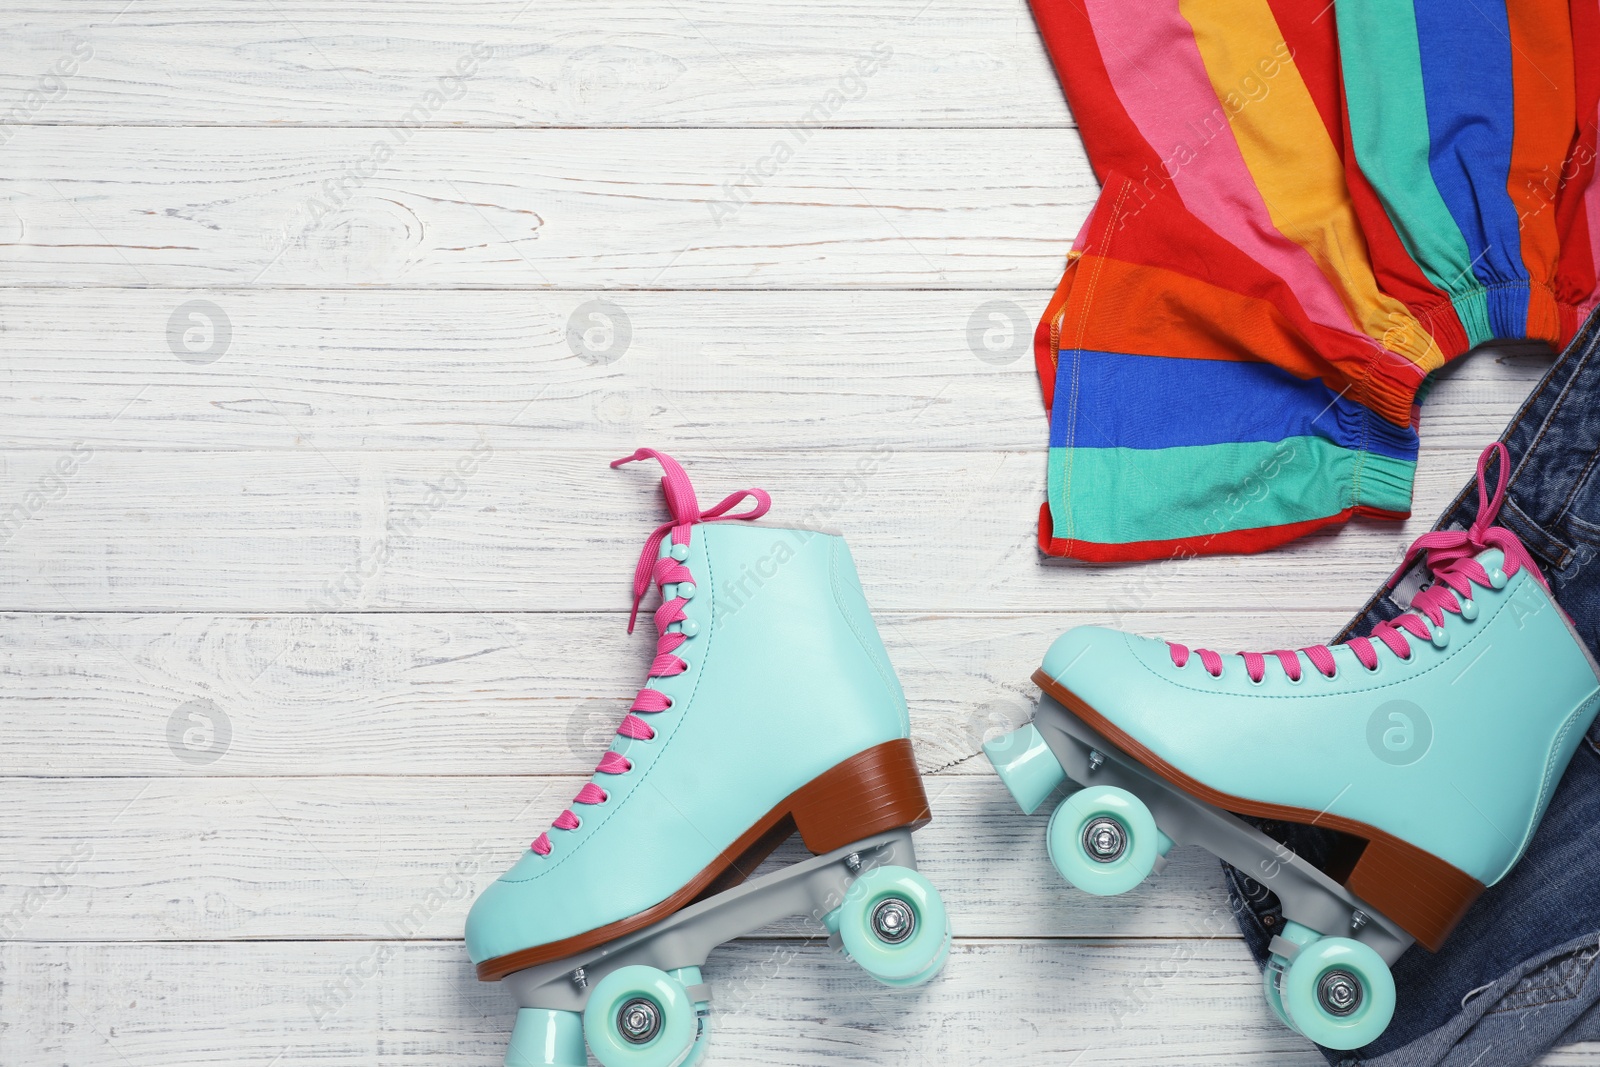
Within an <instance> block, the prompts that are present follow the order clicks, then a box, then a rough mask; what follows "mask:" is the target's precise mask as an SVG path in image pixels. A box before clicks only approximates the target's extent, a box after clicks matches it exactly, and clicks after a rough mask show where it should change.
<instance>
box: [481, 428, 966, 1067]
mask: <svg viewBox="0 0 1600 1067" xmlns="http://www.w3.org/2000/svg"><path fill="white" fill-rule="evenodd" d="M642 459H655V460H656V461H657V462H659V463H660V464H661V466H662V468H663V469H664V470H665V472H666V474H665V477H663V478H662V486H663V487H664V489H665V491H666V499H667V505H668V507H669V509H670V510H671V513H672V518H671V520H670V521H668V522H667V523H665V524H663V525H662V526H661V527H660V528H659V529H657V530H656V531H655V532H654V533H653V534H651V536H650V538H649V540H648V541H647V542H646V543H645V547H644V551H643V553H642V555H641V556H640V559H639V566H638V568H637V570H636V571H635V574H634V618H637V615H638V610H639V604H640V602H641V600H642V599H643V597H644V595H645V593H646V591H647V590H648V588H649V586H650V585H651V584H654V585H656V586H658V587H659V588H660V590H661V605H660V607H658V608H657V609H656V612H655V624H656V632H657V635H658V637H657V643H656V654H655V659H654V662H653V663H652V664H651V666H650V674H649V678H648V680H647V681H646V683H645V686H644V688H642V689H641V690H640V691H639V695H638V697H637V698H636V699H635V700H634V702H633V706H632V708H631V709H630V710H629V712H628V713H627V714H626V715H625V716H623V718H622V721H621V724H620V725H619V726H618V728H617V737H616V739H615V741H613V742H612V744H611V746H610V748H609V749H608V750H607V751H606V753H605V754H604V755H603V756H602V757H601V759H600V764H599V767H598V768H597V769H596V771H595V773H594V775H593V777H592V778H591V779H590V780H589V782H588V783H587V784H586V785H584V786H583V788H582V789H580V790H579V791H578V795H577V797H576V798H575V800H574V801H573V804H572V807H571V808H569V809H568V810H566V811H563V812H561V814H560V815H558V816H557V817H556V820H555V822H554V824H553V826H552V827H551V829H550V830H549V831H547V832H545V833H542V834H540V835H539V837H538V839H537V840H535V841H534V842H533V844H532V846H531V847H530V848H529V849H528V851H527V852H526V853H524V854H523V856H522V858H521V859H520V860H519V861H518V862H517V863H516V864H515V866H513V867H512V868H511V869H510V870H509V871H507V872H506V873H505V874H504V875H502V876H501V878H500V879H499V880H498V881H496V882H494V883H493V884H491V885H490V886H489V887H488V888H487V889H485V890H484V892H483V893H482V894H481V895H480V896H479V897H478V900H477V901H476V903H475V904H474V905H473V907H472V912H471V914H470V915H469V916H468V918H467V931H466V936H467V948H468V950H469V952H470V953H471V956H472V959H473V962H474V963H476V964H477V969H478V977H479V978H480V979H482V980H484V981H500V982H503V983H504V984H505V986H506V987H507V988H508V989H509V990H510V991H511V993H512V995H513V996H514V997H515V998H516V1001H517V1005H518V1008H519V1010H518V1012H517V1021H516V1026H515V1029H514V1030H513V1032H512V1036H511V1047H510V1050H509V1051H508V1052H507V1054H506V1063H507V1064H508V1065H509V1067H527V1065H535V1064H537V1065H541V1067H583V1065H584V1064H586V1063H587V1062H588V1059H587V1056H586V1055H585V1047H587V1049H588V1051H589V1052H592V1053H593V1054H594V1057H595V1059H597V1060H598V1061H599V1062H600V1063H601V1065H602V1067H679V1065H687V1064H693V1063H695V1062H696V1061H698V1060H699V1058H700V1056H701V1054H702V1052H703V1051H704V1048H705V1044H706V1039H707V1033H708V1024H709V1015H710V1011H709V1009H710V1001H711V991H710V986H709V985H707V983H706V981H705V979H704V977H703V976H702V974H701V970H700V969H701V967H703V966H704V965H705V962H706V956H707V954H708V953H710V952H711V950H712V949H714V948H716V947H717V946H718V945H720V944H722V943H723V942H725V941H728V940H731V939H733V938H735V937H740V936H742V935H745V934H748V933H752V932H754V931H755V930H758V929H760V928H761V927H763V926H766V925H768V924H769V923H772V922H774V921H776V920H778V919H782V918H785V917H788V916H795V915H811V916H813V917H814V918H815V919H816V920H817V921H818V922H819V923H820V924H822V925H823V926H824V927H825V928H826V930H827V931H828V933H829V935H830V937H829V943H830V944H832V945H833V946H834V947H836V948H839V949H842V950H843V951H844V953H845V954H847V955H848V956H849V957H850V958H851V959H853V960H854V961H855V962H856V963H857V964H859V965H860V966H861V967H862V968H863V969H864V970H866V971H867V973H869V974H871V975H872V976H873V977H874V978H877V979H878V980H879V981H881V982H884V983H886V984H888V985H895V986H911V985H917V984H919V983H921V982H925V981H927V980H928V979H930V978H932V977H933V976H934V974H936V973H937V972H938V970H939V968H940V967H941V966H942V965H943V963H944V960H945V957H946V956H947V955H948V953H949V946H950V927H949V923H948V921H947V919H946V917H945V910H944V904H943V903H942V901H941V900H940V897H939V893H938V891H937V890H936V889H935V888H934V887H933V885H932V884H931V883H929V881H928V880H927V878H925V877H924V876H923V875H921V874H920V873H918V872H917V869H916V866H917V864H916V855H915V853H914V852H913V849H912V843H911V832H912V831H913V830H915V829H917V828H918V827H920V826H922V825H924V824H926V823H927V822H928V820H929V818H930V814H929V810H928V799H927V795H926V794H925V793H924V792H923V788H922V780H921V778H920V776H919V775H918V773H917V766H916V761H915V759H914V758H913V756H912V752H911V742H910V741H909V740H908V734H909V723H908V720H907V715H906V703H905V696H904V694H903V693H902V692H901V689H900V683H899V682H898V681H897V680H896V678H895V675H894V671H893V669H892V668H891V667H890V665H889V660H888V657H887V655H886V654H885V652H884V648H883V643H882V641H881V640H880V639H879V637H878V632H877V629H876V628H875V627H874V625H873V622H872V616H871V614H870V613H869V612H868V610H867V604H866V600H865V599H864V597H863V596H862V593H861V585H860V582H859V580H858V579H857V577H856V571H855V565H854V563H853V562H852V561H851V558H850V550H849V549H848V548H847V547H846V546H845V543H844V540H843V539H842V538H840V537H838V536H836V535H831V534H824V533H815V532H812V531H808V530H791V529H778V528H775V527H771V526H764V525H755V524H752V523H750V522H749V520H752V519H758V518H760V517H761V516H762V515H764V514H765V513H766V511H767V509H768V507H769V506H770V503H771V501H770V499H769V498H768V496H767V494H766V493H764V492H762V491H761V490H759V489H749V490H745V491H743V492H740V493H735V494H733V495H732V496H730V497H728V498H727V499H726V500H724V501H722V503H720V504H718V505H717V506H716V507H714V508H712V509H710V510H709V511H704V512H702V511H701V510H700V506H699V504H698V502H697V501H696V499H695V494H694V489H693V488H692V487H691V486H690V484H689V478H688V476H687V475H686V474H685V473H684V471H683V468H681V467H680V466H679V465H678V464H677V463H676V462H674V461H673V460H672V459H671V458H670V457H668V456H665V455H662V454H661V453H659V452H656V451H653V450H651V449H640V450H639V451H638V452H636V453H634V454H633V455H632V456H629V457H627V459H622V460H618V461H617V462H616V463H614V464H612V466H618V465H620V464H623V463H627V462H631V461H633V460H642ZM746 502H749V506H748V507H747V508H745V509H744V510H742V511H735V510H734V509H735V508H738V507H740V505H742V504H745V503H746ZM633 621H634V620H633V619H630V621H629V626H628V628H629V630H630V631H631V630H632V629H633ZM795 833H798V834H799V835H800V839H801V841H802V842H803V843H804V845H805V846H806V848H807V849H808V850H809V851H810V852H811V853H812V857H811V858H809V859H806V860H803V861H800V862H797V863H794V864H792V865H790V866H788V867H786V868H784V869H781V870H778V871H775V872H773V873H769V874H766V875H763V876H762V877H760V878H758V879H755V880H751V881H747V879H748V878H749V876H750V874H751V873H752V872H753V871H754V870H755V869H756V866H757V865H758V864H760V862H761V861H762V860H763V859H764V858H765V857H766V856H767V855H768V854H770V853H771V852H772V851H773V849H775V848H776V847H777V846H778V845H779V844H781V843H782V842H783V841H784V840H785V839H787V838H788V837H790V836H791V835H793V834H795Z"/></svg>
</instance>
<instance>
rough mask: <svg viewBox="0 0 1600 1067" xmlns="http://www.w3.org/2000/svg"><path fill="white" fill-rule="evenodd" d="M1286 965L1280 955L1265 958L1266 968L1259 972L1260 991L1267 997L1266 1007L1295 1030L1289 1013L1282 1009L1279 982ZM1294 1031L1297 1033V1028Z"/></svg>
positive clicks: (1280, 1020) (1281, 1021)
mask: <svg viewBox="0 0 1600 1067" xmlns="http://www.w3.org/2000/svg"><path fill="white" fill-rule="evenodd" d="M1286 966H1287V964H1286V963H1285V962H1284V959H1283V957H1282V956H1279V955H1276V954H1274V955H1273V956H1271V957H1269V958H1268V959H1267V969H1266V970H1264V971H1262V972H1261V993H1262V995H1263V996H1265V997H1266V998H1267V1007H1269V1008H1271V1009H1272V1014H1274V1015H1276V1016H1277V1017H1278V1021H1279V1022H1280V1023H1282V1024H1283V1025H1285V1026H1287V1027H1288V1028H1289V1029H1291V1030H1295V1025H1294V1023H1293V1022H1292V1021H1291V1020H1290V1019H1289V1014H1288V1013H1287V1012H1285V1011H1284V1010H1283V992H1282V988H1281V985H1280V983H1281V982H1282V980H1283V971H1284V968H1285V967H1286ZM1295 1032H1296V1033H1299V1031H1298V1030H1295Z"/></svg>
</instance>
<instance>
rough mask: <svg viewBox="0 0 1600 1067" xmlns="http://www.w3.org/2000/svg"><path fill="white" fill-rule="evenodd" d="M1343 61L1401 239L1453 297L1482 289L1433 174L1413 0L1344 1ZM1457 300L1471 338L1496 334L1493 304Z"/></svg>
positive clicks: (1353, 126)
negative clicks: (1491, 322) (1491, 323)
mask: <svg viewBox="0 0 1600 1067" xmlns="http://www.w3.org/2000/svg"><path fill="white" fill-rule="evenodd" d="M1336 18H1337V19H1338V28H1339V48H1340V51H1341V57H1340V63H1341V65H1342V68H1343V71H1344V88H1345V99H1346V102H1347V105H1348V107H1349V110H1350V135H1351V139H1352V141H1353V142H1354V144H1355V150H1356V160H1357V162H1359V163H1360V164H1361V169H1362V171H1363V172H1364V173H1365V174H1366V175H1367V177H1368V179H1369V180H1370V181H1371V182H1372V185H1373V188H1374V189H1376V190H1377V193H1378V197H1379V198H1380V199H1381V200H1382V201H1383V208H1384V211H1385V212H1387V213H1388V215H1389V219H1390V221H1392V222H1393V223H1394V227H1395V230H1396V231H1397V232H1398V233H1399V235H1400V240H1401V242H1403V243H1404V244H1405V246H1406V251H1407V252H1409V253H1410V254H1411V258H1412V259H1414V260H1416V262H1417V265H1418V266H1420V267H1421V268H1422V270H1423V273H1425V274H1426V275H1427V276H1428V279H1429V280H1430V281H1432V282H1433V284H1434V285H1436V286H1438V287H1439V288H1440V289H1442V290H1444V291H1445V292H1447V293H1449V294H1450V295H1451V296H1452V297H1455V298H1460V297H1463V296H1465V295H1466V294H1468V293H1473V292H1474V291H1475V290H1477V289H1478V288H1479V282H1478V278H1477V276H1476V275H1475V274H1473V272H1472V253H1471V252H1470V251H1468V249H1467V241H1466V238H1465V237H1463V236H1462V234H1461V229H1460V227H1458V226H1457V225H1456V221H1455V217H1454V216H1453V215H1451V213H1450V208H1449V206H1448V205H1446V204H1445V201H1444V197H1443V196H1442V195H1440V193H1439V187H1438V185H1437V184H1435V182H1434V180H1433V171H1432V168H1431V167H1430V165H1429V158H1428V156H1429V150H1430V148H1431V146H1432V138H1431V136H1430V133H1429V130H1428V104H1427V94H1426V92H1425V91H1424V89H1423V84H1422V50H1421V46H1420V44H1419V43H1418V38H1417V16H1416V11H1415V10H1414V9H1413V7H1412V5H1411V0H1359V2H1352V0H1339V2H1338V4H1337V8H1336ZM1481 302H1482V295H1481V293H1479V294H1476V300H1473V301H1468V302H1466V304H1465V306H1464V305H1463V302H1462V301H1461V300H1459V299H1458V300H1457V302H1456V307H1457V309H1458V311H1459V312H1460V314H1461V321H1462V325H1463V326H1465V327H1466V330H1467V335H1468V340H1470V341H1471V342H1472V343H1473V344H1480V343H1482V342H1484V341H1487V340H1489V338H1490V336H1491V334H1490V333H1489V322H1488V318H1489V316H1488V310H1487V308H1485V307H1483V306H1482V303H1481Z"/></svg>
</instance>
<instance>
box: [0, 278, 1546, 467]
mask: <svg viewBox="0 0 1600 1067" xmlns="http://www.w3.org/2000/svg"><path fill="white" fill-rule="evenodd" d="M1048 297H1049V294H1048V292H1046V291H1043V290H1038V291H1018V292H1011V291H1004V290H1001V291H993V290H977V291H974V290H965V291H949V292H927V291H911V292H870V291H868V292H841V291H822V292H811V293H795V292H784V291H774V292H749V293H740V292H631V293H626V294H624V293H615V292H605V291H599V290H587V291H581V292H571V293H566V292H563V293H544V292H533V293H521V292H498V291H484V290H467V291H456V292H436V291H431V290H424V291H406V290H400V291H396V290H389V289H373V290H366V289H363V290H331V291H330V290H323V291H314V292H284V291H281V290H268V291H262V290H248V289H226V290H213V291H207V292H205V293H199V294H195V293H189V292H181V293H172V292H151V291H149V290H129V289H84V290H50V289H45V290H39V289H21V290H16V291H14V292H12V293H11V294H10V295H9V296H8V298H7V300H6V301H5V306H4V308H3V309H0V321H3V323H4V326H5V332H6V340H7V346H8V348H7V351H8V357H7V364H8V369H9V372H10V373H9V377H8V388H6V389H5V390H3V391H0V447H4V448H11V449H30V448H35V449H45V450H52V449H55V448H58V447H59V444H60V442H62V441H83V442H85V443H86V444H89V445H91V446H93V447H95V448H111V449H119V450H130V449H140V448H147V449H160V450H175V449H198V450H208V451H209V450H261V449H299V450H305V449H307V448H318V449H327V450H334V451H346V450H360V451H387V450H394V449H422V448H435V449H438V448H446V449H450V448H455V449H460V448H467V447H469V446H471V445H472V444H473V443H475V442H476V441H477V440H478V439H479V438H480V436H486V437H488V438H489V439H490V440H492V441H493V442H494V445H495V447H496V448H497V449H502V450H516V449H534V450H542V449H550V448H574V447H592V448H616V447H619V446H620V445H623V444H624V443H626V442H630V441H668V440H670V441H683V442H694V443H696V444H697V445H698V446H699V447H700V448H702V449H715V450H718V451H721V452H724V453H734V452H737V453H748V452H766V451H778V452H789V451H803V452H808V453H810V452H822V451H840V450H845V451H851V450H853V451H861V450H864V449H875V448H879V447H883V446H889V447H893V448H896V449H921V450H927V449H936V450H940V451H971V452H998V451H1003V452H1008V453H1014V452H1035V453H1037V452H1042V451H1043V449H1044V446H1045V440H1046V426H1045V416H1044V409H1043V405H1042V404H1041V402H1040V399H1039V389H1038V384H1037V381H1036V377H1035V373H1034V369H1033V355H1032V332H1033V324H1034V322H1035V321H1036V320H1037V318H1038V316H1039V314H1040V312H1041V311H1042V309H1043V308H1044V306H1045V302H1046V300H1047V299H1048ZM194 299H206V300H208V301H210V302H211V304H213V305H214V307H215V309H216V310H215V311H214V312H213V311H205V310H203V309H194V308H191V310H190V311H187V312H182V311H181V309H183V308H184V307H185V305H187V304H189V302H190V301H191V300H194ZM604 304H610V305H612V306H613V307H614V308H615V309H617V310H616V311H611V312H607V311H606V310H605V309H604V307H603V305H604ZM618 312H620V316H622V317H625V319H626V326H625V327H624V326H622V325H621V323H622V321H623V319H622V318H621V317H617V316H618ZM175 315H176V316H177V320H176V321H177V326H178V327H179V328H178V329H177V331H176V332H175V331H174V328H173V322H174V316H175ZM191 315H192V316H195V317H194V318H191V317H190V316H191ZM596 315H598V316H600V318H598V319H596V318H593V317H592V316H596ZM607 315H611V316H613V317H617V321H615V322H611V323H610V324H609V326H608V325H607V320H606V316H607ZM213 319H214V320H215V321H212V320H213ZM107 323H115V324H116V329H115V330H111V331H108V330H107V329H106V324H107ZM574 327H576V328H578V332H579V335H580V336H579V338H578V340H577V341H576V342H574V341H572V340H569V336H568V333H569V329H571V328H574ZM219 330H220V331H222V334H221V335H219V332H218V331H219ZM590 330H594V331H597V332H595V333H593V334H591V335H589V336H588V337H587V339H586V338H585V337H584V336H583V334H584V331H590ZM196 331H198V332H196ZM619 331H620V332H619ZM219 336H221V337H222V339H221V340H220V341H219ZM587 341H592V342H593V343H594V345H596V346H599V345H601V344H602V343H606V344H610V345H614V346H615V347H614V348H600V347H594V348H591V347H587V345H586V342H587ZM191 346H192V347H191ZM213 346H217V347H218V348H219V349H220V350H219V351H218V352H217V354H215V355H214V356H213V355H212V348H213ZM202 360H203V361H204V362H201V361H202ZM1550 362H1551V358H1550V356H1548V355H1543V356H1540V355H1537V354H1527V353H1523V352H1517V351H1513V350H1502V351H1487V350H1486V351H1480V352H1476V353H1474V354H1473V355H1472V356H1471V357H1470V358H1468V359H1465V360H1463V361H1461V362H1460V363H1458V364H1456V365H1454V366H1452V367H1451V368H1450V369H1449V371H1448V372H1447V373H1446V374H1445V375H1443V380H1442V381H1441V382H1440V383H1439V384H1438V385H1437V386H1436V387H1435V388H1434V390H1433V392H1432V393H1431V394H1430V395H1429V397H1428V401H1427V404H1426V406H1425V408H1424V412H1423V419H1422V431H1423V436H1424V438H1425V440H1426V441H1427V443H1428V446H1429V448H1430V449H1433V448H1448V449H1463V450H1470V449H1476V448H1481V447H1482V446H1483V444H1484V440H1485V427H1489V426H1500V425H1503V424H1504V423H1505V421H1506V420H1507V419H1508V418H1509V417H1510V415H1511V412H1512V411H1513V410H1515V407H1516V405H1517V404H1518V403H1519V402H1520V401H1521V398H1522V397H1523V396H1524V395H1525V394H1526V393H1527V391H1528V390H1529V388H1531V386H1532V385H1533V384H1534V383H1535V382H1537V381H1538V379H1539V378H1540V377H1541V376H1542V375H1543V374H1544V372H1545V371H1546V370H1547V369H1548V367H1549V365H1550ZM753 416H758V417H753ZM630 447H631V446H630Z"/></svg>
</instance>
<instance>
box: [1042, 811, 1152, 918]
mask: <svg viewBox="0 0 1600 1067" xmlns="http://www.w3.org/2000/svg"><path fill="white" fill-rule="evenodd" d="M1045 843H1046V846H1047V847H1048V849H1049V851H1050V862H1051V863H1053V864H1055V868H1056V870H1058V871H1060V872H1061V877H1063V878H1065V879H1066V880H1067V881H1069V882H1071V883H1072V884H1073V885H1075V886H1077V887H1078V888H1079V889H1081V890H1083V891H1084V892H1085V893H1093V894H1095V895H1096V896H1102V897H1110V896H1116V895H1117V894H1118V893H1126V892H1127V891H1128V890H1130V889H1132V888H1133V887H1134V886H1136V885H1138V884H1139V883H1140V882H1142V881H1144V880H1145V876H1146V875H1148V874H1149V873H1150V872H1151V871H1153V870H1154V869H1155V866H1156V858H1157V857H1158V856H1160V855H1161V831H1160V830H1158V829H1157V828H1156V820H1155V816H1153V815H1151V814H1150V809H1149V808H1147V807H1145V806H1144V801H1142V800H1140V799H1139V798H1138V797H1136V796H1134V795H1133V794H1132V793H1130V792H1128V791H1127V790H1126V789H1118V788H1117V787H1116V786H1112V785H1092V786H1090V787H1089V788H1087V789H1080V790H1078V791H1077V792H1076V793H1073V794H1072V795H1070V796H1068V797H1067V798H1066V799H1065V800H1063V801H1062V802H1061V803H1060V805H1058V806H1057V807H1056V810H1055V814H1053V815H1051V816H1050V828H1049V829H1048V830H1046V831H1045Z"/></svg>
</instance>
